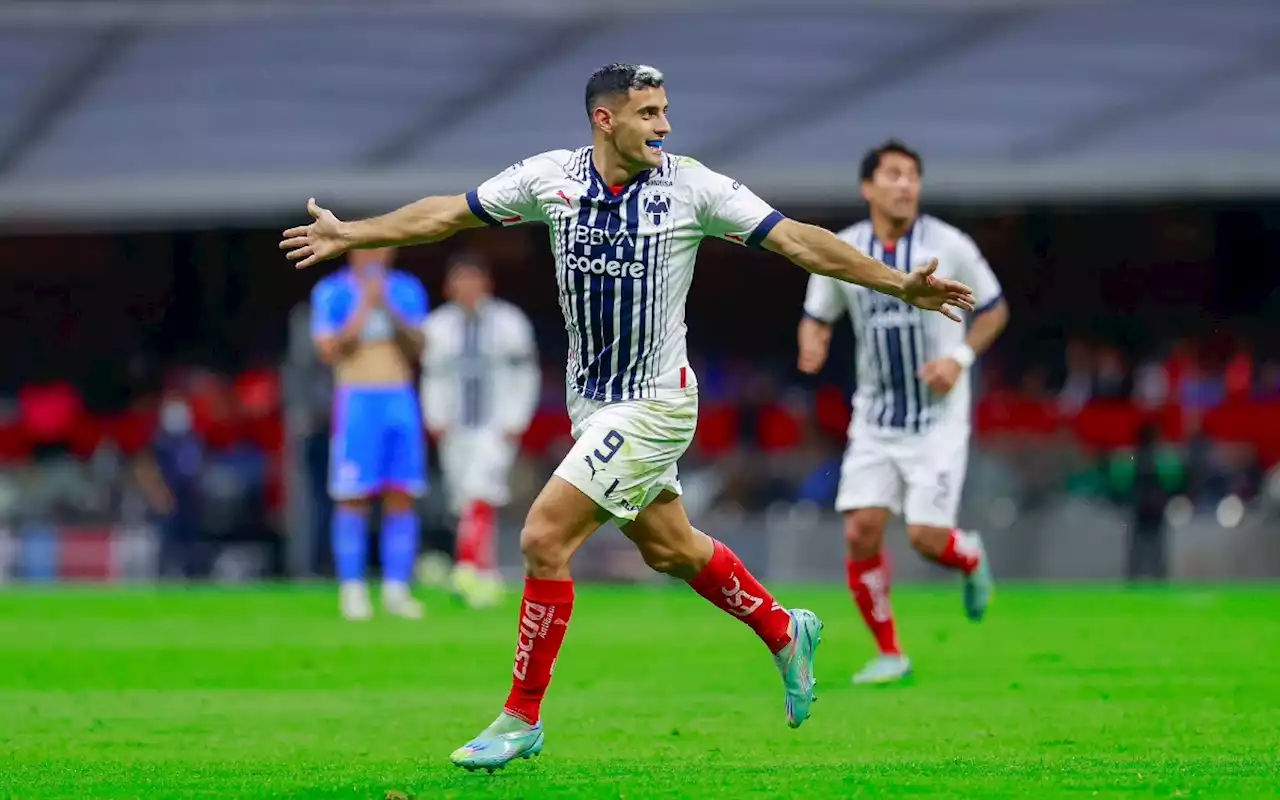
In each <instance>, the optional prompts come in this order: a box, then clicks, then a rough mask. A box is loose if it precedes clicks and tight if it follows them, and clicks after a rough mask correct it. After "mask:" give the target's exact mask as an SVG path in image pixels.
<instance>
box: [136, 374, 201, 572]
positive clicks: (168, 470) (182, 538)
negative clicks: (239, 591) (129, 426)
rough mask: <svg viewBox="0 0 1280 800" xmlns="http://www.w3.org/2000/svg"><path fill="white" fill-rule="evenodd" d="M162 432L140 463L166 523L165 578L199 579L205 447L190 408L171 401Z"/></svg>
mask: <svg viewBox="0 0 1280 800" xmlns="http://www.w3.org/2000/svg"><path fill="white" fill-rule="evenodd" d="M160 426H161V430H160V432H159V434H158V435H157V436H156V438H155V441H154V442H153V443H152V445H151V448H150V449H149V450H148V451H147V452H144V453H142V454H141V455H140V456H139V458H138V460H137V462H136V474H137V479H138V484H139V487H140V488H141V489H142V491H143V493H144V494H145V495H146V498H147V501H148V503H149V504H150V505H151V508H152V510H154V511H155V512H156V513H157V514H159V515H160V517H161V532H160V537H161V542H160V574H161V576H163V577H186V578H190V577H194V576H195V574H196V573H197V572H198V569H199V564H198V563H197V562H198V553H199V547H200V535H201V530H200V494H201V492H200V476H201V472H202V470H203V467H204V462H205V458H206V454H205V445H204V442H203V441H201V439H200V437H199V435H197V433H196V432H195V429H194V427H193V414H192V410H191V406H190V405H189V404H188V402H187V401H186V399H185V398H182V397H177V396H171V397H169V398H167V399H166V400H165V402H164V405H163V406H162V407H161V409H160Z"/></svg>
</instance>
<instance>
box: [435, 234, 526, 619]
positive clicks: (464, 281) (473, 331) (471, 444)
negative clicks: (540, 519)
mask: <svg viewBox="0 0 1280 800" xmlns="http://www.w3.org/2000/svg"><path fill="white" fill-rule="evenodd" d="M445 292H446V294H447V295H448V297H449V302H448V303H445V304H444V305H442V306H440V307H439V308H437V309H435V310H434V311H433V312H432V313H431V316H430V317H428V318H427V321H426V323H424V324H423V326H422V331H423V334H424V335H425V336H426V342H427V344H426V350H425V351H424V354H423V360H422V413H423V418H424V419H425V420H426V422H427V427H428V428H429V429H430V430H431V431H432V434H433V436H434V438H435V440H436V442H437V445H438V446H439V448H440V451H439V452H440V468H441V470H442V471H443V472H444V480H445V486H446V488H447V489H448V492H449V502H450V505H451V506H452V508H453V512H454V513H455V514H457V515H458V517H459V519H458V539H457V563H456V565H455V566H454V570H453V587H454V589H455V591H457V592H458V593H459V594H460V595H461V596H462V597H463V599H465V600H466V601H467V603H468V604H469V605H471V606H473V607H478V606H486V605H491V604H493V603H494V602H495V601H496V600H497V599H498V598H499V597H500V596H501V590H502V583H501V580H500V578H499V576H498V574H497V571H496V566H497V565H496V563H495V553H494V534H495V529H496V527H497V519H496V514H497V509H498V508H501V507H502V506H505V505H506V504H507V502H508V501H509V500H510V498H511V488H510V475H509V473H510V471H511V464H512V462H513V461H514V460H515V456H516V451H517V449H518V448H519V445H520V437H521V436H522V435H523V434H524V432H525V429H527V428H528V427H529V420H530V419H531V418H532V417H533V412H534V410H535V409H536V408H537V405H538V393H539V389H540V388H541V381H542V377H541V373H540V370H539V369H538V352H537V346H536V344H535V342H534V337H533V325H532V324H531V323H530V322H529V318H528V317H526V316H525V314H524V312H523V311H521V310H520V309H519V308H516V307H515V306H514V305H512V304H511V303H508V302H506V301H504V300H500V299H498V298H496V297H494V296H493V287H492V283H491V281H490V278H489V269H488V267H487V265H486V264H485V263H484V261H483V260H482V259H481V258H480V257H479V256H478V255H476V254H474V253H466V254H463V255H461V256H457V257H455V258H454V259H453V260H452V262H451V263H450V265H449V268H448V273H447V275H446V276H445Z"/></svg>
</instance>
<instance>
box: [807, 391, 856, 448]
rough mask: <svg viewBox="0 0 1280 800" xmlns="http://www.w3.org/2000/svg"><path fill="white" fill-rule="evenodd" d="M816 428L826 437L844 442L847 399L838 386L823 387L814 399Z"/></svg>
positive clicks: (847, 415)
mask: <svg viewBox="0 0 1280 800" xmlns="http://www.w3.org/2000/svg"><path fill="white" fill-rule="evenodd" d="M814 414H815V416H816V417H817V420H818V427H819V428H821V429H822V432H823V433H825V434H826V435H827V436H830V437H831V438H833V439H837V440H839V441H844V440H845V436H846V434H847V432H848V430H849V416H850V407H849V398H848V397H846V396H845V393H844V392H843V391H841V389H840V387H838V386H823V387H822V388H821V389H819V390H818V393H817V395H816V396H815V397H814Z"/></svg>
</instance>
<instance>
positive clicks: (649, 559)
mask: <svg viewBox="0 0 1280 800" xmlns="http://www.w3.org/2000/svg"><path fill="white" fill-rule="evenodd" d="M639 550H640V555H641V557H643V558H644V563H645V564H647V565H648V566H649V569H651V570H653V571H654V572H661V573H663V574H664V575H676V574H681V573H684V572H687V571H688V568H689V567H690V565H691V562H692V556H693V554H692V553H689V552H686V551H685V550H684V549H683V548H680V547H675V546H673V545H671V544H669V543H666V542H646V543H645V544H642V545H639Z"/></svg>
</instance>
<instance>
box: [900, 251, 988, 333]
mask: <svg viewBox="0 0 1280 800" xmlns="http://www.w3.org/2000/svg"><path fill="white" fill-rule="evenodd" d="M937 269H938V259H936V258H935V259H932V260H931V261H929V263H928V264H926V265H924V266H923V267H916V268H915V269H913V270H911V272H910V273H909V274H908V275H907V279H906V281H904V282H903V284H902V294H901V297H902V299H903V301H904V302H907V303H910V304H911V305H913V306H915V307H916V308H923V309H925V310H926V311H939V312H941V313H942V314H943V315H945V316H946V317H947V318H948V319H953V320H955V321H956V322H963V321H964V318H963V317H961V316H960V313H959V311H957V310H956V309H963V310H964V311H972V310H973V309H974V308H975V307H976V303H975V302H974V299H973V290H972V289H970V288H969V287H968V286H965V285H964V284H963V283H960V282H959V281H953V280H949V279H947V278H939V277H937V276H936V275H934V274H933V273H934V272H935V271H936V270H937Z"/></svg>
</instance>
